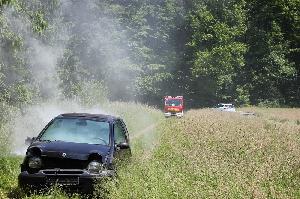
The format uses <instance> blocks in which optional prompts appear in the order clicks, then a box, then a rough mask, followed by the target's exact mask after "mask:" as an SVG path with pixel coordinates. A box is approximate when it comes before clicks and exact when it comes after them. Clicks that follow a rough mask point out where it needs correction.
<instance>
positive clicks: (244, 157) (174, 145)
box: [109, 109, 300, 198]
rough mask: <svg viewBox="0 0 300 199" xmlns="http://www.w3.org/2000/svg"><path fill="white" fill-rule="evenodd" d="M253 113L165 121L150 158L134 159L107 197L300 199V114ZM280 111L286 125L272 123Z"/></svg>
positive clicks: (198, 114)
mask: <svg viewBox="0 0 300 199" xmlns="http://www.w3.org/2000/svg"><path fill="white" fill-rule="evenodd" d="M257 110H258V111H259V112H260V114H259V116H257V117H247V116H242V115H240V114H239V113H228V112H227V113H226V112H216V111H212V110H194V111H190V112H188V113H187V114H186V115H185V117H184V118H183V119H176V118H171V119H168V120H166V122H165V123H163V125H162V126H161V127H160V129H159V131H160V132H161V133H162V134H161V136H162V137H161V141H160V143H161V144H160V146H159V147H158V148H157V149H156V150H155V151H154V154H153V156H152V157H151V159H149V160H148V161H144V162H139V160H140V159H139V158H136V159H135V160H134V165H132V166H131V167H130V170H128V168H127V169H126V170H123V171H122V172H121V175H120V180H119V183H120V184H119V186H118V187H115V188H114V185H110V189H111V190H112V191H111V193H110V195H109V197H110V198H299V197H300V188H299V183H300V179H299V177H300V125H298V124H297V123H296V122H294V120H293V118H297V116H295V115H293V114H298V111H299V110H294V109H293V111H290V110H289V109H282V110H281V111H278V112H277V109H276V110H274V109H266V110H261V109H256V111H257ZM268 111H270V112H268ZM279 112H280V113H282V114H281V115H280V117H279V118H282V115H285V118H288V119H287V121H285V122H282V121H281V120H280V119H278V120H277V119H276V120H274V119H272V118H274V117H275V116H274V114H275V113H279ZM290 114H291V115H290ZM291 118H292V120H290V119H291ZM139 155H140V156H141V157H142V156H143V153H140V154H139Z"/></svg>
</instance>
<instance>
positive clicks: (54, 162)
mask: <svg viewBox="0 0 300 199" xmlns="http://www.w3.org/2000/svg"><path fill="white" fill-rule="evenodd" d="M42 163H43V169H55V168H60V169H85V168H86V167H87V165H88V162H87V161H85V160H74V159H68V158H53V157H43V158H42Z"/></svg>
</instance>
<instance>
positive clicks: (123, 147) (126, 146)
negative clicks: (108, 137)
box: [117, 142, 129, 149]
mask: <svg viewBox="0 0 300 199" xmlns="http://www.w3.org/2000/svg"><path fill="white" fill-rule="evenodd" d="M117 147H119V148H120V149H129V144H128V143H127V142H121V143H119V144H117Z"/></svg>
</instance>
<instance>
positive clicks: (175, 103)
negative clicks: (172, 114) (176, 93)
mask: <svg viewBox="0 0 300 199" xmlns="http://www.w3.org/2000/svg"><path fill="white" fill-rule="evenodd" d="M166 105H167V106H180V105H181V102H180V100H176V99H172V100H167V101H166Z"/></svg>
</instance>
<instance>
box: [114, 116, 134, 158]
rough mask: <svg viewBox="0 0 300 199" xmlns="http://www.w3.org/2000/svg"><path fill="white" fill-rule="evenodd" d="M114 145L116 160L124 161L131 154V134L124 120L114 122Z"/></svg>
mask: <svg viewBox="0 0 300 199" xmlns="http://www.w3.org/2000/svg"><path fill="white" fill-rule="evenodd" d="M114 145H115V147H114V148H115V150H114V152H115V153H114V159H115V161H114V162H118V161H120V160H121V161H123V160H125V159H128V158H129V157H130V156H131V149H130V146H129V135H128V131H127V128H126V125H125V123H124V122H123V121H122V120H116V122H115V123H114ZM126 145H127V146H128V147H127V146H126ZM124 146H125V147H124Z"/></svg>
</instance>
